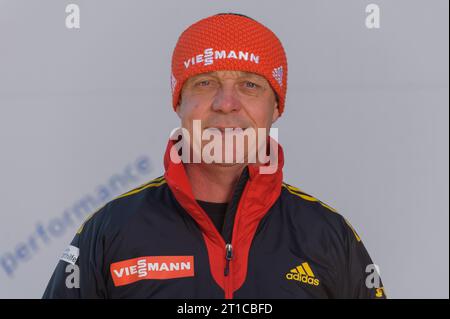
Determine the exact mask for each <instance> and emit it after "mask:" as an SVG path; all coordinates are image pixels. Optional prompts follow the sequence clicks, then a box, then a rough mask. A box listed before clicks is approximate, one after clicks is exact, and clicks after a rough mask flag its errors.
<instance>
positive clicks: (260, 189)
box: [164, 137, 284, 240]
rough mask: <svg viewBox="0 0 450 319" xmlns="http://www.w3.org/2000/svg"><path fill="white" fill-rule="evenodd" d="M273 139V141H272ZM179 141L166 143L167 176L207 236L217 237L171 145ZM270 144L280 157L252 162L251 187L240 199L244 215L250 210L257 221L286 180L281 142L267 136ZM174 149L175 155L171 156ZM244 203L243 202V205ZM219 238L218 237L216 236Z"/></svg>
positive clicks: (174, 192)
mask: <svg viewBox="0 0 450 319" xmlns="http://www.w3.org/2000/svg"><path fill="white" fill-rule="evenodd" d="M270 141H272V143H270ZM175 143H176V141H173V140H169V141H168V143H167V147H166V151H165V154H164V168H165V174H164V177H165V179H166V181H167V184H168V186H169V188H170V189H171V191H172V192H173V194H174V196H175V198H176V199H177V201H178V202H179V204H180V205H181V206H182V207H183V208H184V209H185V210H186V211H187V212H188V213H189V214H190V215H191V216H192V217H193V218H194V220H196V221H197V223H198V224H199V225H200V227H201V228H202V230H203V231H204V232H205V233H206V235H207V236H211V237H217V231H216V229H215V227H214V225H213V224H212V222H211V221H210V220H209V218H208V216H207V215H206V213H205V212H204V211H203V209H202V208H201V207H200V205H199V204H198V203H197V201H196V199H195V197H194V195H193V192H192V187H191V183H190V181H189V179H188V176H187V174H186V170H185V167H184V164H183V163H182V161H181V158H180V156H179V155H178V152H176V151H175V148H173V150H172V147H173V146H174V145H175ZM267 146H268V147H272V150H273V149H277V150H278V152H276V153H275V152H273V151H272V152H270V154H272V156H273V157H272V159H273V160H274V159H275V158H276V156H277V157H278V160H277V162H275V163H276V165H275V166H269V164H270V162H268V163H266V164H264V165H260V166H258V165H255V164H249V165H248V170H249V178H248V181H247V185H246V189H248V190H249V191H247V192H244V193H243V195H242V197H241V199H240V202H245V207H246V208H247V209H244V212H243V214H244V216H245V214H247V213H248V214H249V215H251V216H249V217H251V219H252V220H254V221H258V222H259V220H260V219H261V218H262V217H263V215H264V214H265V213H267V210H268V208H270V206H272V204H273V203H274V202H275V200H276V199H277V198H278V196H279V194H280V192H281V184H282V180H283V166H284V153H283V149H282V147H281V145H280V144H278V143H277V142H276V141H275V140H273V138H271V137H268V140H267ZM171 150H172V158H173V159H174V160H172V159H171ZM262 167H265V169H270V170H271V171H272V172H273V173H272V174H264V173H262V169H261V168H262ZM241 206H242V205H241ZM217 240H219V239H217Z"/></svg>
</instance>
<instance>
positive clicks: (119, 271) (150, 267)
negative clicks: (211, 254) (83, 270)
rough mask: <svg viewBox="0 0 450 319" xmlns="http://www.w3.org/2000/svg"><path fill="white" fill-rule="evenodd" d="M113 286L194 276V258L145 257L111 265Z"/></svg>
mask: <svg viewBox="0 0 450 319" xmlns="http://www.w3.org/2000/svg"><path fill="white" fill-rule="evenodd" d="M110 270H111V276H112V278H113V281H114V285H115V286H116V287H117V286H123V285H128V284H131V283H133V282H136V281H139V280H144V279H171V278H181V277H193V276H194V256H147V257H138V258H133V259H128V260H124V261H119V262H116V263H112V264H111V266H110Z"/></svg>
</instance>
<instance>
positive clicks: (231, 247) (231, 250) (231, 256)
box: [224, 244, 233, 276]
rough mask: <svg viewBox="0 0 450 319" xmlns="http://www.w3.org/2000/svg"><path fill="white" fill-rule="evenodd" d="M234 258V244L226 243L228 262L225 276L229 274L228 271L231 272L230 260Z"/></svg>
mask: <svg viewBox="0 0 450 319" xmlns="http://www.w3.org/2000/svg"><path fill="white" fill-rule="evenodd" d="M232 258H233V246H231V244H226V245H225V259H226V263H225V271H224V275H225V276H228V273H229V272H230V261H231V259H232Z"/></svg>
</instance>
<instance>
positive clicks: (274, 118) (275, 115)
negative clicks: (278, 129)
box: [272, 102, 280, 124]
mask: <svg viewBox="0 0 450 319" xmlns="http://www.w3.org/2000/svg"><path fill="white" fill-rule="evenodd" d="M279 117H280V111H279V110H278V102H275V108H274V109H273V114H272V124H273V123H275V122H276V121H277V120H278V118H279Z"/></svg>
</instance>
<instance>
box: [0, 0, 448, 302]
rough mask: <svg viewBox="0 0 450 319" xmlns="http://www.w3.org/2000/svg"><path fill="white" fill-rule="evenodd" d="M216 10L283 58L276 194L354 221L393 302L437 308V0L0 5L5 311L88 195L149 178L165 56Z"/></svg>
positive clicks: (442, 284)
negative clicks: (290, 189)
mask: <svg viewBox="0 0 450 319" xmlns="http://www.w3.org/2000/svg"><path fill="white" fill-rule="evenodd" d="M371 2H373V3H376V4H378V5H379V6H380V9H381V28H380V29H376V30H373V29H372V30H369V29H367V28H366V27H365V23H364V21H365V16H366V13H365V7H366V5H367V4H369V3H371ZM69 3H76V4H78V5H79V6H80V10H81V28H80V29H78V30H69V29H67V28H66V27H65V24H64V21H65V17H66V13H65V7H66V5H67V4H69ZM224 11H233V12H241V13H244V14H247V15H249V16H251V17H253V18H255V19H257V20H259V21H260V22H262V23H264V24H266V25H267V26H268V27H270V28H271V29H272V30H273V31H274V32H275V33H276V34H277V35H278V36H279V38H280V39H281V41H282V42H283V44H284V46H285V49H286V51H287V55H288V63H289V79H288V82H289V84H288V94H287V106H286V112H285V114H284V116H283V117H282V118H281V119H280V120H279V121H278V122H277V123H276V125H275V126H276V127H278V128H279V139H280V142H281V143H282V145H283V146H284V150H285V153H286V158H287V163H286V168H285V176H286V178H285V180H286V181H287V182H289V183H291V184H294V185H296V186H298V187H300V188H302V189H304V190H305V191H307V192H309V193H311V194H313V195H315V196H316V197H318V198H319V199H321V200H322V201H324V202H326V203H328V204H329V205H331V206H333V207H335V208H336V209H338V210H339V212H340V213H341V214H343V215H344V216H346V217H347V218H348V219H349V220H350V221H351V222H352V224H353V226H354V227H355V228H356V229H357V230H358V232H359V233H360V235H361V236H362V238H363V241H364V243H365V245H366V247H367V248H368V250H369V252H370V253H371V255H372V258H373V259H374V260H375V262H376V263H377V264H378V265H379V266H380V268H381V274H382V278H383V281H384V284H385V286H386V291H387V294H388V295H389V297H392V298H431V297H438V298H448V295H449V293H448V283H449V278H448V274H449V258H448V257H449V256H448V253H449V247H448V243H449V229H448V227H449V220H448V218H449V195H448V192H449V189H448V188H449V187H448V186H449V182H448V174H449V172H448V168H449V165H448V163H449V158H448V154H449V152H448V146H449V144H448V137H449V135H448V128H449V123H448V116H449V114H448V112H449V109H448V102H449V101H448V99H449V98H448V85H449V83H448V21H449V20H448V1H446V0H433V1H425V0H421V1H417V0H416V1H410V0H408V1H405V0H395V1H385V0H383V1H380V0H377V1H363V0H345V1H344V0H341V1H332V0H328V1H317V0H307V1H306V0H302V1H261V0H258V1H256V0H255V1H215V2H211V1H169V0H166V1H158V2H157V1H137V0H133V1H125V0H121V1H118V0H115V1H105V0H101V1H100V0H99V1H86V0H73V1H58V0H52V1H50V0H45V1H23V0H0V111H1V112H0V146H1V148H0V154H1V155H0V176H1V183H0V194H1V195H0V199H1V208H0V214H1V215H0V217H1V223H0V266H1V267H0V297H1V298H16V297H23V298H38V297H40V296H41V294H42V292H43V290H44V288H45V285H46V283H47V281H48V279H49V277H50V275H51V272H52V271H53V269H54V266H55V265H56V262H57V259H58V257H59V255H60V254H61V252H62V250H63V248H65V246H66V245H67V244H68V242H69V241H70V240H71V238H72V237H73V235H74V233H75V231H76V228H77V226H78V225H79V224H80V223H81V219H76V218H70V216H72V217H73V216H74V215H73V211H80V209H78V210H77V208H74V207H79V206H80V203H81V202H82V203H86V201H85V199H86V198H87V197H86V196H88V197H89V196H91V197H92V196H94V195H95V194H96V192H97V190H98V188H99V187H103V188H107V189H109V191H110V196H113V195H117V194H119V193H123V192H125V191H126V190H128V189H130V188H132V187H134V186H135V185H138V184H141V183H144V182H145V181H147V180H149V179H151V178H153V177H157V176H159V175H161V174H162V154H163V151H164V147H165V144H166V141H167V138H168V135H169V133H170V131H171V129H173V128H174V127H176V126H177V125H178V121H177V117H176V116H175V113H173V111H172V109H171V106H170V101H171V99H170V85H169V75H170V58H171V53H172V50H173V47H174V45H175V43H176V40H177V37H178V35H179V34H180V32H182V31H183V30H184V28H185V27H187V26H188V25H190V24H191V23H193V22H194V21H197V20H199V19H201V18H203V17H206V16H209V15H212V14H215V13H218V12H224ZM130 172H132V173H130ZM131 175H132V176H131ZM127 176H128V177H127ZM117 178H118V179H119V180H120V181H121V183H120V186H117V185H116V184H114V185H116V186H115V187H112V186H111V185H113V182H112V181H113V180H117ZM105 185H106V186H105ZM98 204H99V203H98V202H97V203H94V204H92V203H91V204H90V206H89V205H85V206H84V207H87V208H85V211H83V212H82V214H84V213H87V211H91V210H93V208H94V206H96V205H98ZM77 205H78V206H77ZM71 212H72V213H71ZM71 214H72V215H71ZM44 231H45V235H43V233H44Z"/></svg>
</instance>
